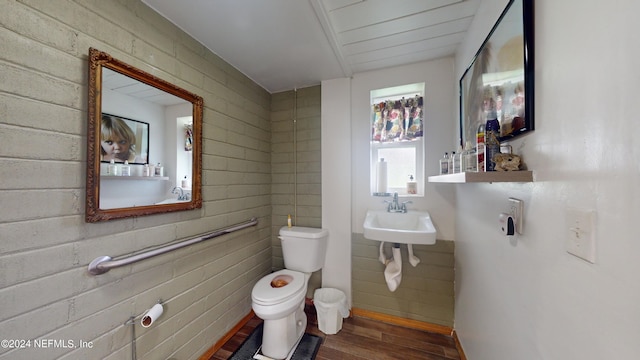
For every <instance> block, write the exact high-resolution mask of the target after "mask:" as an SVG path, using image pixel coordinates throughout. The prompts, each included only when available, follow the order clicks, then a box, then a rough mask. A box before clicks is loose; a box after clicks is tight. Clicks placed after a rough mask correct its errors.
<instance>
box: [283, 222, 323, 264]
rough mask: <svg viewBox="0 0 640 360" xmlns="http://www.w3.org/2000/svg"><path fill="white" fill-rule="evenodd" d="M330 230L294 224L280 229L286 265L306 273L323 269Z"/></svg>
mask: <svg viewBox="0 0 640 360" xmlns="http://www.w3.org/2000/svg"><path fill="white" fill-rule="evenodd" d="M328 237H329V230H326V229H318V228H310V227H302V226H293V227H286V226H284V227H282V228H281V229H280V236H279V238H280V241H281V243H282V256H283V258H284V267H285V268H287V269H289V270H295V271H300V272H305V273H312V272H314V271H318V270H320V269H322V267H323V266H324V258H325V255H326V253H327V238H328Z"/></svg>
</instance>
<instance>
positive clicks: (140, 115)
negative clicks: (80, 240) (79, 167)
mask: <svg viewBox="0 0 640 360" xmlns="http://www.w3.org/2000/svg"><path fill="white" fill-rule="evenodd" d="M202 108H203V101H202V98H201V97H200V96H198V95H195V94H192V93H191V92H189V91H186V90H184V89H182V88H180V87H178V86H176V85H174V84H172V83H169V82H167V81H165V80H162V79H160V78H157V77H155V76H153V75H151V74H149V73H147V72H144V71H142V70H140V69H137V68H135V67H133V66H131V65H128V64H125V63H124V62H122V61H119V60H117V59H114V58H113V57H111V56H110V55H109V54H107V53H105V52H102V51H99V50H96V49H93V48H91V49H89V108H88V129H87V196H86V198H87V199H86V221H87V222H97V221H105V220H111V219H119V218H125V217H133V216H143V215H150V214H158V213H166V212H172V211H183V210H191V209H196V208H201V207H202V195H201V193H202V191H201V179H202V177H201V176H202V175H201V174H202V173H201V171H202V165H201V164H202Z"/></svg>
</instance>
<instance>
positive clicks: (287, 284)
mask: <svg viewBox="0 0 640 360" xmlns="http://www.w3.org/2000/svg"><path fill="white" fill-rule="evenodd" d="M272 283H273V284H272ZM304 285H305V280H304V274H303V273H301V272H298V271H292V270H287V269H284V270H280V271H276V272H274V273H271V274H269V275H267V276H265V277H263V278H262V279H260V280H258V282H257V283H256V285H255V286H254V287H253V290H252V291H251V299H252V300H253V302H255V303H258V304H261V305H268V304H274V303H280V302H283V301H285V300H287V299H289V298H291V297H294V296H296V295H299V294H300V293H301V292H303V291H305V286H304Z"/></svg>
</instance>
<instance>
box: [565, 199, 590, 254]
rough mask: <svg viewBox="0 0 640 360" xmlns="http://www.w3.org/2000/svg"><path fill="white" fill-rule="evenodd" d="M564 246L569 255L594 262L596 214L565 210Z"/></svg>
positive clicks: (585, 211) (587, 211) (588, 211)
mask: <svg viewBox="0 0 640 360" xmlns="http://www.w3.org/2000/svg"><path fill="white" fill-rule="evenodd" d="M565 225H566V240H565V246H566V249H567V252H568V253H569V254H572V255H575V256H577V257H579V258H581V259H583V260H586V261H588V262H590V263H595V262H596V212H595V211H592V210H579V209H567V211H566V224H565Z"/></svg>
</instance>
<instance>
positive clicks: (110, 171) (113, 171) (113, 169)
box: [107, 159, 118, 176]
mask: <svg viewBox="0 0 640 360" xmlns="http://www.w3.org/2000/svg"><path fill="white" fill-rule="evenodd" d="M107 175H111V176H115V175H118V166H117V165H116V162H115V160H113V159H111V162H110V163H109V166H108V167H107Z"/></svg>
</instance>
